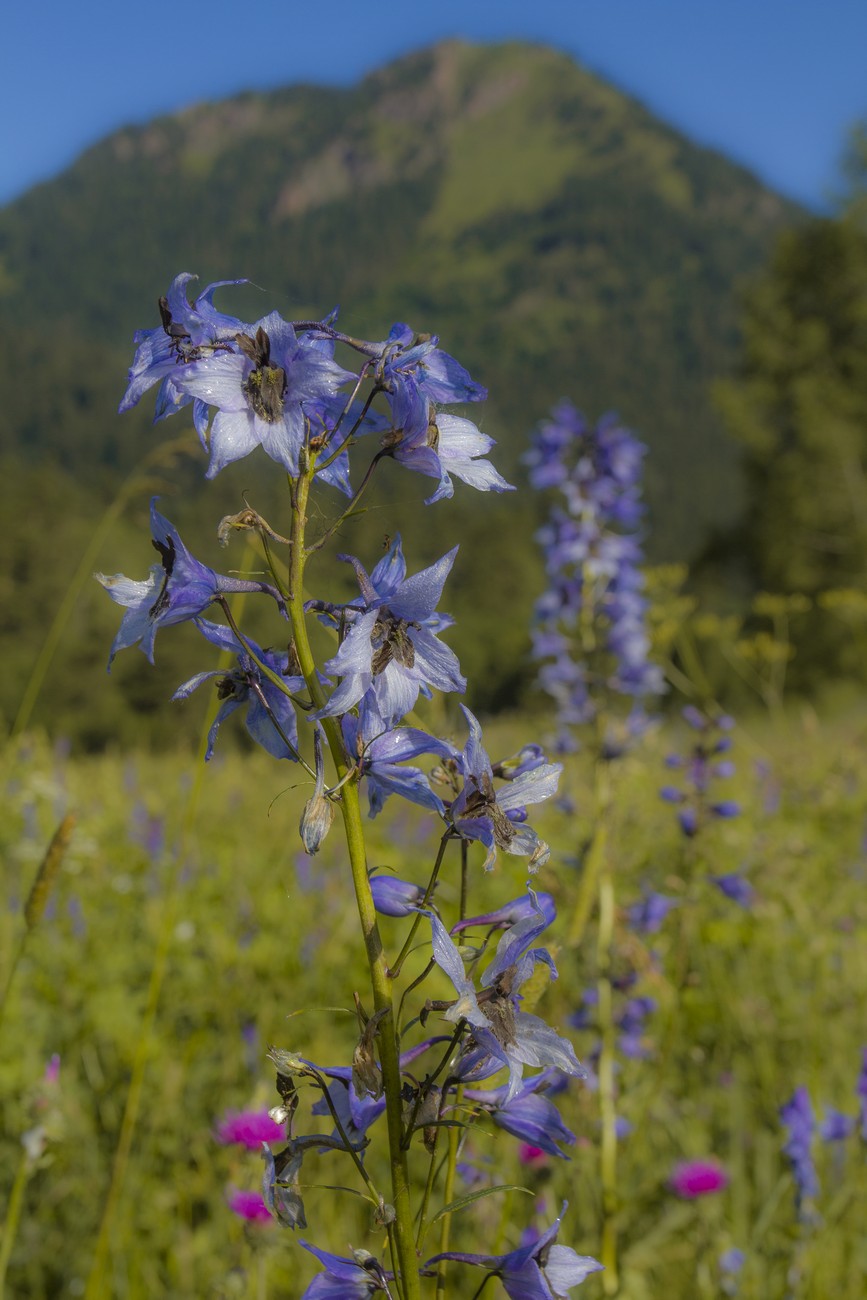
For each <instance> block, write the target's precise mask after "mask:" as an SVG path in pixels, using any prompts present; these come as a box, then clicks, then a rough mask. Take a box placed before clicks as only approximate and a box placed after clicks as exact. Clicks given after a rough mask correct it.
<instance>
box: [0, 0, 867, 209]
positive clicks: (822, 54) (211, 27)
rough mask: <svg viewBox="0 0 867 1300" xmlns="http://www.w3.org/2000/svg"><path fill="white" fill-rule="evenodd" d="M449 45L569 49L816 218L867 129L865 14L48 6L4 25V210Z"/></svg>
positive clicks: (502, 5) (477, 4) (578, 6)
mask: <svg viewBox="0 0 867 1300" xmlns="http://www.w3.org/2000/svg"><path fill="white" fill-rule="evenodd" d="M447 36H464V37H466V38H467V39H470V40H476V41H495V40H506V39H513V38H521V39H527V40H535V41H540V42H544V43H547V44H550V45H553V46H556V47H558V48H560V49H563V50H566V51H568V52H569V53H570V54H572V55H574V56H575V57H576V58H578V59H579V61H580V62H582V63H584V64H585V65H586V66H588V67H590V68H592V69H593V70H594V71H596V72H599V73H601V74H602V75H604V76H605V77H607V78H608V79H609V80H611V81H613V82H614V83H615V84H617V85H618V86H620V87H622V88H623V89H625V90H628V91H629V92H630V93H631V94H633V95H635V96H636V97H637V98H638V99H641V100H642V101H643V102H644V103H645V104H647V105H648V107H649V108H651V109H652V110H653V111H654V112H656V113H657V114H658V115H659V116H661V117H663V118H665V119H666V120H668V121H670V122H672V123H673V124H674V125H676V126H677V127H679V128H680V129H681V130H683V131H684V132H685V133H686V134H688V135H689V136H691V137H692V138H693V139H696V140H698V141H699V142H701V143H706V144H709V145H712V146H714V147H715V148H718V149H720V150H722V151H723V152H725V153H727V154H729V155H730V156H731V157H733V158H735V159H737V160H738V161H740V162H743V163H745V164H746V165H747V166H749V167H750V168H752V170H754V171H755V172H757V173H758V174H759V175H760V176H761V177H762V178H763V179H765V180H767V181H768V182H769V183H770V184H772V185H774V186H775V187H776V188H778V189H780V190H781V191H783V192H784V193H787V194H789V195H792V196H793V197H795V198H797V199H800V200H801V201H802V202H804V203H806V204H808V205H810V206H811V207H817V208H818V207H822V206H824V205H825V204H826V202H827V199H828V196H829V194H831V193H832V191H833V189H834V187H835V184H836V181H837V163H838V159H839V154H840V150H841V147H842V143H843V139H844V135H845V131H846V129H847V127H848V126H849V125H850V124H851V122H852V121H853V120H854V119H855V118H857V117H859V116H867V77H865V67H867V3H865V0H529V2H528V0H524V3H520V4H519V3H512V2H511V0H498V2H496V3H488V2H487V0H439V3H436V4H427V5H424V6H411V5H407V4H405V5H400V4H397V3H394V0H391V2H390V3H385V2H384V0H368V3H365V2H364V0H352V2H350V0H334V2H332V3H330V4H329V3H327V2H326V0H320V3H319V4H318V5H314V0H304V3H297V2H296V0H282V3H280V2H277V0H255V3H252V2H251V3H244V2H243V0H233V2H232V3H228V0H169V3H164V4H162V5H148V6H145V5H140V4H136V5H133V4H130V3H128V2H125V0H113V2H112V3H108V2H107V0H78V3H77V4H70V3H69V0H63V3H60V2H59V0H44V3H42V4H40V5H39V6H38V7H26V6H24V5H21V4H15V5H13V4H9V5H7V6H6V7H5V9H4V15H3V23H2V47H3V48H2V51H0V123H2V133H0V203H2V202H6V201H7V200H8V199H10V198H12V197H14V196H15V195H16V194H18V193H20V192H21V191H23V190H24V189H26V188H27V187H28V186H30V185H32V184H34V183H36V182H37V181H39V180H43V179H47V178H48V177H50V176H52V175H53V174H55V173H56V172H58V171H60V170H62V169H63V168H64V167H65V166H67V165H68V164H69V163H70V162H72V161H73V159H74V158H75V157H76V155H77V154H78V153H80V152H81V150H82V149H84V148H86V147H87V145H89V144H91V143H93V142H94V141H96V140H98V139H99V138H100V137H101V136H103V135H106V134H108V133H109V132H110V131H112V130H114V129H115V128H116V127H119V126H122V125H124V124H126V123H130V122H142V121H146V120H147V119H148V118H150V117H153V116H155V115H156V114H159V113H165V112H170V111H172V110H173V109H175V108H180V107H183V106H185V105H188V104H190V103H193V102H196V101H199V100H203V99H217V98H221V97H223V96H226V95H230V94H232V93H234V92H236V91H239V90H243V89H257V88H268V87H272V86H279V85H284V84H287V83H289V82H293V81H316V82H321V83H327V84H348V83H350V82H352V81H355V80H356V79H358V78H359V77H361V76H363V75H364V73H365V72H368V71H370V70H371V69H373V68H375V67H377V66H378V65H379V64H381V63H385V62H387V61H388V60H390V59H393V58H395V57H396V56H398V55H400V54H402V53H405V52H406V51H408V50H411V49H415V48H418V47H420V46H422V45H426V44H429V43H431V42H433V41H435V40H439V39H442V38H444V37H447Z"/></svg>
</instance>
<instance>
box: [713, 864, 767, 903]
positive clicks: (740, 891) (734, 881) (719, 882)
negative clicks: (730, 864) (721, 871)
mask: <svg viewBox="0 0 867 1300" xmlns="http://www.w3.org/2000/svg"><path fill="white" fill-rule="evenodd" d="M711 879H712V880H713V883H714V884H715V885H716V887H717V889H719V890H721V891H722V893H724V894H725V896H726V898H730V899H731V900H732V902H733V903H738V904H740V906H741V907H752V905H753V902H754V901H755V896H756V891H755V890H754V889H753V887H752V885H751V884H750V882H749V881H748V880H746V879H745V878H744V877H743V876H741V875H739V873H738V872H737V871H729V872H726V874H725V875H722V876H712V877H711Z"/></svg>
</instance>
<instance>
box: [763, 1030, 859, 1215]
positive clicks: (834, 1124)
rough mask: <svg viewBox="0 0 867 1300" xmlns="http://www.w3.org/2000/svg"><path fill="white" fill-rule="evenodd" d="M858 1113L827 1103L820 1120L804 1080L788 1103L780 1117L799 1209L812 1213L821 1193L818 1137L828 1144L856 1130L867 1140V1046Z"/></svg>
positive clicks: (846, 1136) (856, 1088) (801, 1212)
mask: <svg viewBox="0 0 867 1300" xmlns="http://www.w3.org/2000/svg"><path fill="white" fill-rule="evenodd" d="M855 1096H856V1097H857V1099H858V1114H857V1115H849V1114H847V1113H846V1112H845V1111H841V1110H838V1109H837V1108H836V1107H835V1106H826V1107H825V1110H824V1116H823V1118H822V1120H821V1122H819V1123H817V1121H816V1117H815V1114H814V1112H813V1104H812V1102H811V1101H810V1094H809V1092H808V1091H807V1089H806V1088H805V1087H804V1086H803V1084H802V1085H801V1086H800V1087H798V1088H796V1089H795V1091H794V1092H793V1093H792V1096H791V1097H790V1098H789V1100H788V1101H787V1102H786V1104H785V1105H784V1106H781V1107H780V1118H781V1120H782V1121H783V1124H784V1126H785V1129H786V1140H785V1142H784V1144H783V1151H784V1152H785V1154H786V1155H787V1156H788V1158H789V1162H790V1164H791V1167H792V1175H793V1177H794V1179H795V1189H796V1192H795V1196H796V1203H797V1206H798V1211H799V1213H800V1214H801V1215H802V1216H803V1217H804V1218H810V1217H811V1216H812V1210H811V1208H810V1202H811V1201H813V1200H815V1198H816V1197H817V1196H818V1195H819V1178H818V1175H817V1173H816V1165H815V1161H814V1158H813V1145H814V1140H815V1139H816V1138H817V1137H818V1138H819V1139H820V1140H821V1141H822V1142H825V1143H826V1144H831V1143H839V1142H846V1141H847V1140H848V1139H849V1138H851V1137H852V1136H853V1135H854V1134H855V1133H856V1132H859V1133H860V1136H861V1138H862V1139H863V1140H864V1141H865V1142H867V1047H865V1048H863V1050H862V1054H861V1068H860V1070H859V1072H858V1077H857V1079H856V1081H855Z"/></svg>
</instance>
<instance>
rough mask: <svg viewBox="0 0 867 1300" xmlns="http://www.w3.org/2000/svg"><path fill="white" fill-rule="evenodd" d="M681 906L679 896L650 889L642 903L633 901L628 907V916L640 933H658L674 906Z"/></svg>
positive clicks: (630, 922)
mask: <svg viewBox="0 0 867 1300" xmlns="http://www.w3.org/2000/svg"><path fill="white" fill-rule="evenodd" d="M678 906H679V900H678V899H677V898H670V897H669V896H668V895H667V894H660V893H657V892H656V890H652V889H651V890H648V891H647V892H646V893H645V895H644V898H643V899H642V900H641V902H640V903H633V905H632V907H630V908H628V909H627V918H628V921H629V924H630V926H631V927H632V929H633V930H637V931H638V933H639V934H656V933H657V931H659V930H660V929H662V923H663V921H664V920H665V918H666V917H667V916H668V914H669V912H670V911H671V909H672V908H673V907H678Z"/></svg>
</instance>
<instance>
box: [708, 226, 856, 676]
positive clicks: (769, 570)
mask: <svg viewBox="0 0 867 1300" xmlns="http://www.w3.org/2000/svg"><path fill="white" fill-rule="evenodd" d="M719 397H720V401H721V404H722V408H723V411H724V413H725V415H726V418H727V422H728V425H729V427H730V429H731V431H732V433H733V434H734V435H735V436H736V437H737V438H738V439H739V440H740V442H741V443H742V444H743V446H744V448H745V454H746V468H747V475H748V483H749V488H750V494H749V502H748V509H747V514H746V521H745V534H746V537H745V540H746V551H747V553H748V554H749V555H750V557H751V564H752V569H753V577H754V580H755V581H756V583H757V584H758V585H759V586H762V587H764V588H765V589H766V590H769V591H775V592H780V593H784V594H788V595H791V594H794V593H802V594H804V595H805V596H808V597H811V598H815V597H817V596H818V595H819V594H820V593H821V592H823V591H825V590H827V589H832V588H846V587H856V588H858V587H863V585H864V582H865V579H867V234H865V233H864V232H863V231H862V230H861V229H859V228H858V226H857V225H856V224H855V223H853V222H849V221H845V220H844V221H831V220H826V221H814V222H810V223H809V224H807V225H805V226H803V227H802V228H801V229H799V230H796V231H792V232H789V233H787V234H785V235H784V236H782V237H781V239H780V242H779V244H778V247H777V249H776V252H775V254H774V257H773V259H772V261H771V265H770V267H769V269H768V271H767V272H766V273H765V274H764V276H763V277H762V278H761V279H760V280H759V281H758V282H757V283H756V284H755V286H754V287H753V289H752V290H751V292H750V294H749V297H748V299H747V304H746V316H745V324H744V360H743V366H742V373H741V376H740V378H739V379H738V380H736V381H730V382H728V383H727V384H725V385H722V386H721V387H720V390H719ZM863 648H864V647H863V645H862V646H861V652H860V654H861V657H863ZM857 657H858V653H857V652H856V655H853V654H852V653H851V649H850V648H847V646H846V645H845V644H843V643H842V639H841V637H840V626H839V624H838V623H837V622H836V621H835V620H833V619H829V618H828V617H827V615H826V613H825V612H824V611H823V610H822V609H820V608H817V610H816V613H815V615H814V616H813V617H812V619H810V620H808V624H807V628H806V635H805V655H804V656H803V658H802V663H803V666H804V667H805V668H807V669H810V670H815V668H816V666H817V665H821V666H822V667H823V668H824V670H825V671H826V672H840V671H844V672H846V671H849V672H851V671H852V670H853V669H855V670H856V671H857V664H856V663H855V662H853V660H854V659H856V658H857Z"/></svg>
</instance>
